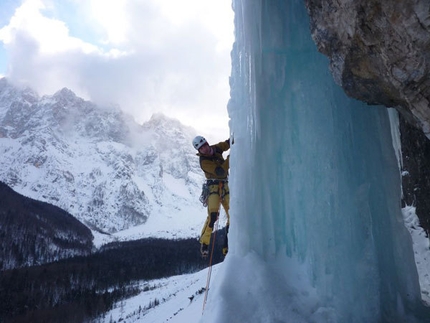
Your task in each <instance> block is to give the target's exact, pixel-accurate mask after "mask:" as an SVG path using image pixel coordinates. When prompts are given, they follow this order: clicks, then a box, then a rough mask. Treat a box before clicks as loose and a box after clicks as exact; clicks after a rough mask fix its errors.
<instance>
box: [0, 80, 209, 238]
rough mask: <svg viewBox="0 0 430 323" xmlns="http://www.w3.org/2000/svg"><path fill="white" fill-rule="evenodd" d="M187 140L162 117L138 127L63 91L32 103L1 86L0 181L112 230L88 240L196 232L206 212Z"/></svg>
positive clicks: (29, 94)
mask: <svg viewBox="0 0 430 323" xmlns="http://www.w3.org/2000/svg"><path fill="white" fill-rule="evenodd" d="M194 135H195V131H194V130H193V129H192V128H189V127H186V126H184V125H182V124H181V123H180V122H179V121H178V120H174V119H170V118H168V117H166V116H164V115H154V116H153V117H152V119H151V120H149V121H148V122H146V123H145V124H143V125H139V124H137V123H136V122H135V121H134V120H133V119H132V118H131V117H130V116H128V115H125V114H124V113H122V112H121V110H120V109H119V107H99V106H96V105H94V104H92V103H91V102H89V101H84V100H83V99H81V98H79V97H77V96H76V95H75V94H74V93H73V92H72V91H70V90H68V89H62V90H60V91H58V92H57V93H55V94H54V95H52V96H43V97H39V96H38V95H37V94H36V93H34V92H33V91H32V90H30V89H21V88H18V87H15V86H14V85H12V84H9V83H8V81H7V80H6V79H5V78H3V79H1V80H0V154H1V158H0V166H1V167H0V180H2V181H4V182H5V183H6V184H8V185H9V186H10V187H12V188H13V189H14V190H15V191H17V192H18V193H21V194H23V195H25V196H28V197H31V198H33V199H37V200H41V201H45V202H48V203H51V204H54V205H56V206H59V207H61V208H62V209H64V210H66V211H68V212H69V213H71V214H72V215H73V216H75V217H76V218H77V219H78V220H80V221H82V222H83V223H85V224H87V225H88V226H89V227H90V228H92V229H93V230H94V232H96V231H97V230H99V231H104V232H109V233H111V234H113V233H117V237H115V236H108V235H100V234H96V241H95V243H96V244H99V243H102V242H104V241H109V240H111V239H112V238H118V239H135V238H140V237H147V236H166V237H190V236H195V235H196V230H199V229H200V226H201V225H202V224H203V221H204V217H205V213H206V212H205V210H204V208H203V207H202V206H201V204H200V203H199V201H198V197H199V195H200V190H201V184H202V182H203V174H202V172H201V170H200V168H199V165H198V158H197V157H196V156H195V150H194V149H193V147H192V145H191V140H192V138H193V137H194ZM124 230H127V231H124Z"/></svg>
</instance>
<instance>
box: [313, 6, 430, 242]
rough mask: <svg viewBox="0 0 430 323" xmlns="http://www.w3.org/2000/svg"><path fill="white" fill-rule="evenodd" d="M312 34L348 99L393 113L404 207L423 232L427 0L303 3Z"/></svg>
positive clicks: (428, 114)
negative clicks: (398, 138)
mask: <svg viewBox="0 0 430 323" xmlns="http://www.w3.org/2000/svg"><path fill="white" fill-rule="evenodd" d="M305 3H306V6H307V9H308V13H309V15H310V25H311V26H310V28H311V33H312V37H313V39H314V42H315V44H316V45H317V47H318V50H319V51H320V52H321V53H323V54H324V55H326V56H327V57H328V58H329V59H330V69H331V72H332V74H333V77H334V79H335V81H336V82H337V83H338V84H339V85H340V86H341V87H342V88H343V89H344V91H345V93H346V94H347V95H349V96H351V97H353V98H356V99H358V100H361V101H364V102H367V103H368V104H374V105H385V106H387V107H394V108H396V109H397V110H398V111H399V112H400V133H401V144H402V159H403V165H402V167H403V169H402V179H403V181H402V188H403V199H402V202H403V204H404V205H414V206H416V213H417V215H418V217H419V219H420V224H421V226H422V227H423V228H424V230H425V231H426V232H427V234H429V233H430V202H429V200H428V196H429V192H430V141H429V140H428V139H429V138H430V105H429V103H430V73H429V70H430V1H428V0H411V1H400V0H305Z"/></svg>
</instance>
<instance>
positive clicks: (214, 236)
mask: <svg viewBox="0 0 430 323" xmlns="http://www.w3.org/2000/svg"><path fill="white" fill-rule="evenodd" d="M218 185H219V186H218V194H219V196H220V205H219V208H218V209H219V210H221V201H222V200H223V198H224V194H223V193H222V188H223V187H222V186H223V182H219V184H218ZM218 223H219V212H218V217H217V219H216V221H215V223H214V230H213V238H212V248H211V254H210V257H209V268H208V276H207V278H206V288H205V297H204V299H203V308H202V315H203V313H204V311H205V306H206V301H207V298H208V292H209V285H210V281H211V276H212V258H213V254H214V250H215V239H216V232H217V231H218Z"/></svg>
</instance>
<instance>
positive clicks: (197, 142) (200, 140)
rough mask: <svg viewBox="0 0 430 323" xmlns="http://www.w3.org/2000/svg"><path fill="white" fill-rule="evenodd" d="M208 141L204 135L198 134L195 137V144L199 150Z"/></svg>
mask: <svg viewBox="0 0 430 323" xmlns="http://www.w3.org/2000/svg"><path fill="white" fill-rule="evenodd" d="M206 143H207V141H206V139H205V138H204V137H202V136H197V137H196V138H194V139H193V146H194V148H196V149H197V150H199V149H200V147H201V146H203V145H204V144H206Z"/></svg>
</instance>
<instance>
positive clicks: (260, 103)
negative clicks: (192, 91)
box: [201, 0, 430, 323]
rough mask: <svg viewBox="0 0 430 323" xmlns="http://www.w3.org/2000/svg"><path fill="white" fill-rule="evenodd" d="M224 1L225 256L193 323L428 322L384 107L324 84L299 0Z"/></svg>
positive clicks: (322, 65) (326, 78)
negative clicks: (231, 25)
mask: <svg viewBox="0 0 430 323" xmlns="http://www.w3.org/2000/svg"><path fill="white" fill-rule="evenodd" d="M233 7H234V10H235V29H236V30H235V32H236V42H235V45H234V48H233V51H232V60H233V66H232V78H231V87H232V92H231V97H232V98H231V101H230V103H229V114H230V117H231V124H230V126H231V130H232V132H233V133H234V138H235V143H234V145H233V147H232V152H231V177H230V189H231V228H230V253H229V255H228V256H227V258H226V260H225V262H224V264H223V265H222V268H220V271H221V273H220V274H219V275H218V276H217V278H216V280H213V281H212V282H211V284H212V285H211V286H212V288H211V290H210V293H209V300H208V304H207V306H206V309H205V313H204V315H203V317H202V319H201V322H204V323H221V322H222V323H224V322H226V323H227V322H228V323H243V322H247V323H250V322H255V323H262V322H268V323H280V322H285V323H287V322H288V323H290V322H291V323H301V322H315V323H317V322H318V323H320V322H321V323H322V322H324V323H327V322H333V323H334V322H336V323H373V322H375V323H380V322H381V323H382V322H408V323H412V322H429V321H430V309H428V308H426V307H424V306H423V305H422V303H421V300H420V292H419V284H418V277H417V271H416V267H415V264H414V259H413V252H412V245H411V238H410V236H409V233H408V232H407V230H406V228H405V227H404V225H403V220H402V216H401V210H400V175H399V169H398V165H397V160H396V156H395V152H394V149H393V144H392V138H391V132H390V121H389V118H388V112H387V109H386V108H383V107H369V106H367V105H365V104H363V103H360V102H357V101H355V100H352V99H350V98H348V97H346V95H345V94H344V93H343V90H342V89H341V88H340V87H339V86H337V85H336V84H335V83H334V81H333V78H332V76H331V74H330V73H329V70H328V60H327V59H326V58H325V57H324V56H323V55H321V54H319V53H318V52H317V49H316V46H315V44H314V43H313V41H312V39H311V36H310V32H309V18H308V16H307V13H306V9H305V6H304V1H302V0H271V1H261V0H234V1H233Z"/></svg>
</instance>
